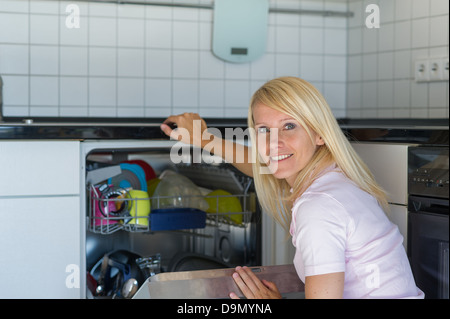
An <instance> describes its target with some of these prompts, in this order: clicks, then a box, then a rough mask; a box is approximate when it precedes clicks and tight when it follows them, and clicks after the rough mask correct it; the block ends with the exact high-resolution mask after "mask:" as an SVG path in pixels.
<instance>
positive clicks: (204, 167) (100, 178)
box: [81, 139, 261, 297]
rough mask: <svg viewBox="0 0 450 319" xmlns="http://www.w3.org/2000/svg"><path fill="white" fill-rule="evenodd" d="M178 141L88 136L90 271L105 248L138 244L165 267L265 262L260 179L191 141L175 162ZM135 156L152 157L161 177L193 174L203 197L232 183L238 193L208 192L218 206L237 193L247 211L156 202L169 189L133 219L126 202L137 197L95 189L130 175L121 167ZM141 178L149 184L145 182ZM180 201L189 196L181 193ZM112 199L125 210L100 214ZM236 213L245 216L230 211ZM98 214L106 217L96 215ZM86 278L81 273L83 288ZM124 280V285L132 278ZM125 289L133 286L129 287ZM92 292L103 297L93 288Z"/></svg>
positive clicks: (85, 197)
mask: <svg viewBox="0 0 450 319" xmlns="http://www.w3.org/2000/svg"><path fill="white" fill-rule="evenodd" d="M176 143H177V142H176V141H170V140H167V139H152V140H139V139H136V140H126V139H125V140H114V139H112V140H85V141H84V142H83V143H82V145H81V159H82V160H81V162H82V163H83V168H82V169H83V172H82V182H81V184H82V185H84V187H85V191H84V192H83V194H82V200H81V202H82V207H85V215H86V219H85V221H84V227H85V229H86V236H85V237H84V238H83V239H84V241H85V243H84V246H85V247H86V255H85V256H84V257H83V258H84V259H85V260H84V263H85V264H84V265H83V266H84V267H86V269H85V270H86V272H90V271H91V270H92V269H93V267H95V266H96V265H97V267H98V264H97V263H98V261H99V260H100V259H101V258H102V257H103V256H105V254H108V253H110V252H113V251H117V250H127V251H132V252H134V253H136V254H137V255H139V256H153V255H157V254H159V256H160V270H161V273H165V272H177V271H180V270H205V269H219V268H229V267H235V266H238V265H240V266H244V265H246V266H257V265H261V225H260V223H261V216H260V214H261V212H260V210H259V207H258V205H257V204H256V196H255V192H254V187H253V180H252V179H251V178H249V177H248V176H245V175H243V174H241V173H240V172H238V171H237V170H235V169H234V168H233V167H232V166H231V165H229V164H227V163H223V162H222V161H220V160H218V159H217V158H215V157H214V156H213V155H206V154H201V153H200V152H197V151H196V150H195V149H194V148H192V147H190V146H189V147H187V151H186V150H183V152H181V155H180V156H181V157H182V161H181V162H180V163H177V164H176V163H174V161H173V160H172V159H171V155H172V156H173V147H174V145H175V144H176ZM196 156H200V158H197V157H196ZM206 157H208V158H207V159H206ZM131 161H144V162H145V163H147V164H148V165H149V166H150V167H151V169H152V170H153V173H154V175H153V178H154V177H155V176H158V177H161V173H162V172H165V171H166V172H167V171H168V170H170V171H173V172H176V173H177V174H180V175H182V176H184V177H186V178H189V179H190V180H191V181H192V182H193V183H194V184H195V185H196V186H197V187H199V188H200V189H202V190H203V193H202V195H203V196H206V195H207V194H209V193H211V191H213V190H215V189H222V190H225V191H226V192H227V194H232V195H214V196H211V198H209V199H212V200H213V201H217V204H216V205H212V206H214V207H216V206H217V207H219V202H220V200H221V199H224V198H221V197H222V196H223V197H225V198H226V197H227V196H232V197H233V198H234V199H236V200H238V201H239V203H240V207H241V208H242V211H240V212H231V213H229V214H228V213H227V212H223V211H213V212H208V213H206V212H205V211H201V210H199V209H198V208H185V207H172V208H170V207H164V208H159V207H155V205H156V203H157V202H158V200H159V201H161V200H162V199H167V197H168V196H163V197H164V198H163V197H161V198H156V197H151V196H150V195H149V197H148V198H147V199H142V200H148V201H150V202H151V204H152V205H151V212H150V215H149V217H148V223H146V224H140V225H136V224H135V223H127V222H126V221H127V220H129V219H131V218H133V217H134V216H133V215H131V216H130V215H126V214H127V211H126V207H133V205H132V204H131V203H130V204H129V205H124V204H123V203H124V202H127V201H128V200H130V201H131V200H132V199H129V198H128V197H127V196H123V197H113V198H101V197H99V196H96V195H95V193H94V192H92V189H93V187H94V188H95V187H98V185H104V184H106V185H109V184H110V183H112V182H114V181H118V182H119V183H120V181H123V178H124V175H123V170H122V173H120V172H119V171H118V170H117V167H121V164H123V163H130V162H131ZM122 167H124V166H123V165H122ZM127 167H128V166H127ZM99 172H100V173H101V174H99ZM129 172H131V171H129ZM111 174H113V175H114V176H112V175H111ZM107 175H111V176H107ZM140 175H142V174H140ZM125 177H126V178H125V179H126V180H127V181H131V182H133V181H134V179H132V178H130V176H125ZM141 178H142V176H141ZM148 182H149V181H148V180H147V185H150V184H149V183H148ZM133 183H134V182H133ZM133 183H128V184H126V183H124V184H122V185H121V186H120V188H121V189H122V188H125V189H126V188H127V187H129V186H131V185H132V184H133ZM137 184H139V185H142V184H143V183H142V182H141V181H139V183H136V185H137ZM160 184H161V182H160ZM158 185H159V184H158ZM157 187H158V186H157ZM112 189H113V188H112ZM128 192H129V191H128ZM176 200H177V202H189V201H184V200H183V199H179V198H176ZM208 202H209V201H208ZM93 203H95V204H93ZM99 203H101V204H100V205H99ZM111 203H112V204H111ZM205 203H206V201H205ZM110 206H112V207H116V209H117V210H118V208H117V207H119V208H122V207H125V208H124V209H123V210H121V212H120V214H116V215H113V216H108V215H106V216H100V217H99V216H98V214H96V211H97V210H98V207H102V208H103V207H110ZM207 206H208V205H207ZM111 211H112V209H111ZM130 211H132V210H129V212H130ZM129 212H128V214H129ZM233 215H239V216H242V217H241V218H240V219H236V218H230V216H233ZM98 218H101V220H102V221H103V222H101V223H99V222H96V220H98ZM139 218H142V217H139ZM137 226H139V227H137ZM82 270H83V269H82ZM82 273H83V272H82ZM153 275H154V274H153ZM127 279H129V278H127ZM86 280H87V279H86V278H82V280H81V286H82V287H83V284H84V282H85V281H86ZM120 283H121V284H123V285H124V284H125V280H122V281H121V282H120ZM141 285H142V282H141V281H139V287H140V286H141ZM114 288H115V291H116V292H120V291H121V290H120V287H114ZM124 289H125V290H126V287H125V288H124ZM87 296H91V297H92V296H93V297H97V296H96V295H95V294H94V295H92V294H89V293H87ZM98 297H101V296H98Z"/></svg>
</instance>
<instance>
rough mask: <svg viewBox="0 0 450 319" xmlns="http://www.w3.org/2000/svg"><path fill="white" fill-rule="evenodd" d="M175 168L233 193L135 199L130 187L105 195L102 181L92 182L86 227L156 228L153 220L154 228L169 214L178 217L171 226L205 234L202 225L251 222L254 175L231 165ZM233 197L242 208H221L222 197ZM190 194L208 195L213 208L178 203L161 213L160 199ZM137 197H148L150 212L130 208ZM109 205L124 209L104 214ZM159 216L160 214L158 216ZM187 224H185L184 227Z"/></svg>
mask: <svg viewBox="0 0 450 319" xmlns="http://www.w3.org/2000/svg"><path fill="white" fill-rule="evenodd" d="M176 170H177V172H179V173H181V174H183V175H184V176H187V177H188V178H190V179H192V180H194V182H195V184H196V185H198V186H202V187H211V186H212V185H214V183H218V182H219V184H220V185H221V186H225V188H226V189H227V190H228V191H229V193H230V194H231V195H205V196H198V195H196V196H194V195H191V196H158V197H151V196H149V197H147V198H138V199H135V198H127V196H126V195H127V194H126V192H127V190H122V191H123V196H119V197H116V198H107V199H106V198H102V197H101V196H99V191H98V190H97V189H98V187H99V184H97V185H92V184H89V185H87V189H86V193H87V199H88V200H87V204H88V209H87V211H88V214H87V224H86V225H87V229H88V230H89V231H90V232H92V233H96V234H103V235H108V234H112V233H115V232H117V231H120V230H123V231H127V232H153V231H159V230H160V229H161V227H157V225H156V224H154V225H153V226H154V227H153V228H152V222H154V223H156V222H158V221H161V220H162V221H163V222H166V223H167V222H169V223H170V221H166V220H164V218H170V220H171V221H172V222H173V221H174V219H176V221H175V223H176V224H177V225H176V226H175V227H172V228H171V229H170V230H176V231H182V232H187V233H189V234H194V235H199V236H202V235H201V234H198V233H197V232H196V230H198V229H203V228H205V227H206V226H211V227H216V228H223V227H227V226H235V227H243V228H245V227H247V226H248V225H249V223H251V221H252V215H253V213H254V212H255V210H256V209H255V207H256V196H255V193H254V192H251V191H250V186H251V185H252V182H253V179H251V178H249V177H246V176H242V175H239V174H235V173H234V172H233V171H231V170H229V169H223V168H219V167H210V166H205V165H178V166H177V169H176ZM103 185H105V184H103ZM216 185H217V184H216ZM110 186H112V185H110ZM230 197H231V198H233V200H234V201H236V199H237V200H238V201H239V203H240V206H241V208H242V210H241V211H238V212H236V211H232V212H231V211H223V207H222V209H219V207H220V201H221V200H227V198H230ZM190 198H195V199H197V200H202V199H203V200H206V199H209V201H208V202H209V208H210V209H212V210H213V211H214V212H211V211H209V212H205V211H204V210H200V209H195V208H191V207H184V208H179V207H177V208H176V209H174V211H175V214H174V215H173V217H172V216H170V217H167V215H165V213H161V209H160V208H161V207H160V206H159V203H160V201H164V200H165V201H166V202H167V200H169V201H170V200H174V201H177V200H178V201H179V200H180V199H182V200H185V199H190ZM138 201H148V202H149V203H150V213H149V214H148V216H137V215H136V214H137V213H136V210H132V209H130V208H131V207H133V206H134V207H136V206H137V204H138ZM110 206H113V207H116V208H117V207H121V208H123V210H122V212H120V213H118V214H111V215H109V214H104V212H103V211H102V208H105V207H110ZM221 210H222V211H221ZM99 211H100V213H99ZM152 213H153V215H152ZM156 216H158V217H159V218H158V219H156ZM184 224H185V225H186V227H183V225H184ZM169 228H170V227H169ZM155 229H156V230H155Z"/></svg>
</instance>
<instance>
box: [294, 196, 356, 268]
mask: <svg viewBox="0 0 450 319" xmlns="http://www.w3.org/2000/svg"><path fill="white" fill-rule="evenodd" d="M292 213H293V221H294V224H293V229H292V232H293V234H292V235H293V243H294V245H295V247H296V249H297V253H296V254H299V256H300V258H301V259H302V262H303V267H304V275H305V276H315V275H321V274H328V273H336V272H345V249H346V242H347V225H348V219H349V218H348V215H347V213H346V211H345V209H344V207H343V206H342V205H341V204H340V203H339V202H338V201H336V200H335V199H334V198H332V197H330V196H328V195H326V194H317V195H314V194H311V195H308V196H304V197H303V196H302V198H301V200H300V201H298V202H297V203H296V204H295V205H294V207H293V210H292Z"/></svg>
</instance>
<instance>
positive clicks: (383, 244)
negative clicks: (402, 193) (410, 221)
mask: <svg viewBox="0 0 450 319" xmlns="http://www.w3.org/2000/svg"><path fill="white" fill-rule="evenodd" d="M290 233H291V235H292V243H293V244H294V246H295V248H296V252H295V257H294V265H295V268H296V270H297V273H298V275H299V277H300V279H301V280H302V281H303V282H305V277H308V276H314V275H321V274H328V273H336V272H345V282H344V295H343V297H344V298H352V299H353V298H358V299H359V298H424V294H423V292H422V291H421V290H420V289H418V288H417V287H416V284H415V282H414V278H413V275H412V272H411V267H410V265H409V261H408V258H407V256H406V252H405V249H404V247H403V245H402V242H403V237H402V235H401V234H400V232H399V230H398V227H397V226H396V225H394V224H393V223H391V222H390V221H389V219H388V218H387V217H386V215H385V213H384V212H383V210H382V209H381V207H380V206H379V204H378V202H377V201H376V199H375V198H374V197H373V196H371V195H369V194H368V193H366V192H364V191H362V190H361V189H360V188H358V187H357V186H356V185H355V184H354V183H353V182H352V181H351V180H349V179H348V178H346V177H345V175H344V174H343V173H342V172H340V171H339V170H338V169H336V168H335V169H334V170H330V171H329V172H327V173H325V174H324V175H323V176H321V177H319V178H318V179H317V180H316V181H314V182H313V184H312V185H311V186H310V187H309V188H308V189H307V190H306V191H305V192H304V193H303V195H302V196H301V197H299V198H298V199H297V200H296V201H295V203H294V205H293V208H292V222H291V227H290Z"/></svg>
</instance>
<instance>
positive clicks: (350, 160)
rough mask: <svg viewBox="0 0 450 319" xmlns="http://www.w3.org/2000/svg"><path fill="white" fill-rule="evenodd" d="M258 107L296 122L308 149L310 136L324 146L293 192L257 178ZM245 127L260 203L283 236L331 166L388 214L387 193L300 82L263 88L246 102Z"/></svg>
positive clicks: (281, 81) (317, 96)
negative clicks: (299, 203)
mask: <svg viewBox="0 0 450 319" xmlns="http://www.w3.org/2000/svg"><path fill="white" fill-rule="evenodd" d="M257 104H264V105H265V106H268V107H270V108H272V109H275V110H277V111H280V112H282V113H284V114H287V115H289V116H291V117H292V118H294V119H295V120H297V121H298V122H299V124H300V125H302V126H303V128H304V129H305V130H306V131H307V132H308V134H309V136H310V138H311V143H313V144H315V143H314V140H313V133H316V134H317V135H319V136H320V137H321V138H322V140H323V141H324V145H321V146H318V147H317V150H316V152H315V153H314V155H313V157H312V159H311V160H310V162H309V163H308V164H307V165H306V167H305V168H303V169H302V170H301V171H300V172H299V173H298V175H297V177H296V180H295V182H294V185H293V187H292V192H291V186H290V185H289V184H288V183H287V182H286V181H285V180H284V179H277V178H275V177H274V176H273V175H272V174H260V172H261V169H262V168H263V167H264V166H265V165H264V163H263V162H261V161H260V158H259V156H257V144H256V136H255V132H254V131H255V130H254V127H255V126H254V120H253V109H254V107H255V106H256V105H257ZM248 126H249V128H251V129H250V132H251V141H252V145H253V146H254V147H252V149H253V152H254V153H253V156H254V161H253V162H254V164H253V178H254V181H255V187H256V191H257V193H258V199H259V202H260V204H261V206H262V207H263V209H264V210H265V211H266V212H268V213H270V214H272V215H273V217H274V218H275V219H276V220H277V221H278V223H280V224H281V225H282V226H283V227H284V228H285V229H286V230H289V227H290V223H291V209H292V205H293V202H294V200H295V199H296V198H298V197H300V196H301V195H302V194H303V192H304V191H305V190H306V189H307V188H308V187H309V186H310V185H311V184H312V183H313V181H314V180H315V179H317V178H318V177H320V174H321V173H322V172H323V170H324V169H325V168H327V167H328V166H330V165H332V164H334V163H335V164H336V165H337V167H338V168H339V169H340V170H341V171H342V172H343V173H344V174H345V175H346V176H347V177H348V178H349V179H350V180H352V181H353V182H354V183H355V184H356V185H357V186H358V187H359V188H360V189H362V190H363V191H366V192H367V193H369V194H371V195H372V196H374V197H375V198H376V199H377V201H378V203H379V204H380V205H381V206H382V207H383V209H385V210H387V209H388V203H387V198H386V193H385V192H384V190H383V189H382V188H381V187H380V186H379V185H378V184H377V183H376V182H375V179H374V177H373V175H372V173H371V172H370V170H369V169H368V168H367V166H366V165H365V163H364V162H363V161H362V160H361V158H360V157H359V156H358V154H357V153H356V152H355V150H354V149H353V147H352V146H351V144H350V143H349V141H348V139H347V138H346V137H345V135H344V133H343V132H342V130H341V128H340V127H339V125H338V123H337V121H336V119H335V117H334V115H333V113H332V112H331V110H330V107H329V106H328V103H327V102H326V100H325V98H324V97H323V96H322V94H321V93H320V92H319V91H318V90H317V89H316V88H315V87H314V86H313V85H311V84H310V83H308V82H306V81H305V80H302V79H299V78H295V77H281V78H277V79H273V80H271V81H269V82H267V83H265V84H264V85H263V86H262V87H261V88H259V89H258V90H257V91H256V92H255V93H254V94H253V97H252V99H251V101H250V107H249V114H248Z"/></svg>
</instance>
